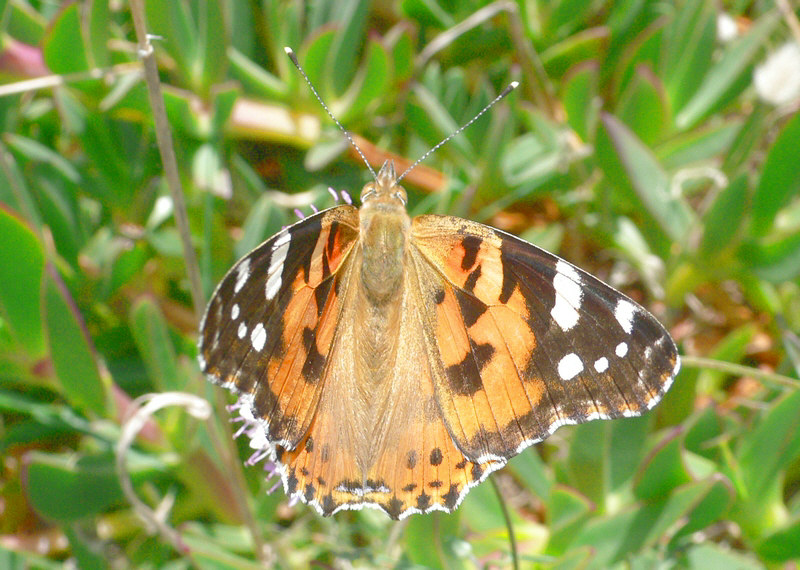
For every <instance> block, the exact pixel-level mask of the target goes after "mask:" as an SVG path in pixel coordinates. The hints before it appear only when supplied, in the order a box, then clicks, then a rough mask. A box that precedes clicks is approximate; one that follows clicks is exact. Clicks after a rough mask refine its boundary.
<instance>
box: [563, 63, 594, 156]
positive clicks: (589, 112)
mask: <svg viewBox="0 0 800 570" xmlns="http://www.w3.org/2000/svg"><path fill="white" fill-rule="evenodd" d="M598 84H599V67H598V65H597V64H586V65H584V66H581V67H580V68H579V69H577V70H575V71H574V72H573V73H571V74H570V75H569V77H568V78H567V79H566V80H565V81H564V82H563V83H562V91H563V94H562V96H561V100H562V101H563V102H564V110H565V111H566V112H567V122H568V123H569V126H570V127H572V130H574V131H575V132H576V133H577V134H578V136H579V137H581V139H582V140H583V141H584V142H588V141H589V140H591V136H592V135H593V133H594V130H595V127H596V125H597V120H598V118H599V112H598V109H597V106H596V105H593V104H592V103H593V101H595V100H596V97H597V89H598Z"/></svg>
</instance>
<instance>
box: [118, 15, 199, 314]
mask: <svg viewBox="0 0 800 570" xmlns="http://www.w3.org/2000/svg"><path fill="white" fill-rule="evenodd" d="M131 14H132V15H133V24H134V27H135V28H136V38H137V40H138V42H139V46H138V51H139V57H140V58H141V60H142V64H143V66H144V78H145V83H146V84H147V94H148V95H149V99H150V107H151V108H152V110H153V121H154V122H155V127H156V142H157V144H158V152H159V154H160V155H161V164H162V166H163V167H164V175H165V177H166V181H167V186H168V187H169V193H170V197H171V198H172V206H173V210H174V212H175V224H176V225H177V226H178V233H179V234H180V236H181V244H182V246H183V257H184V259H185V260H186V272H187V273H188V275H189V286H190V290H191V294H192V304H193V305H194V312H195V316H196V317H197V321H198V322H199V321H200V318H201V317H202V316H203V309H204V307H205V299H204V295H203V286H202V282H201V280H200V266H199V265H198V263H197V254H196V253H195V251H194V248H193V247H192V236H191V233H190V231H189V216H188V214H187V213H186V203H185V202H184V200H183V187H182V186H181V179H180V176H179V175H178V162H177V160H176V158H175V151H174V149H173V146H172V131H171V130H170V126H169V121H168V120H167V110H166V107H165V105H164V96H163V94H162V92H161V81H160V79H159V77H158V65H157V63H156V57H155V50H153V45H152V44H151V43H150V39H151V37H152V36H151V35H150V34H148V33H147V24H146V21H145V12H144V4H143V3H142V1H141V0H131Z"/></svg>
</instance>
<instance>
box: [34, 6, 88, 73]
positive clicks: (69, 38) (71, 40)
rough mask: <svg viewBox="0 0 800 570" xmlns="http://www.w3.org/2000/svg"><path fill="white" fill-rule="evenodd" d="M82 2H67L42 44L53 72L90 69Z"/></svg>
mask: <svg viewBox="0 0 800 570" xmlns="http://www.w3.org/2000/svg"><path fill="white" fill-rule="evenodd" d="M80 8H81V4H79V3H77V2H75V3H71V4H67V5H66V7H65V8H64V9H63V10H62V12H61V14H60V16H59V17H58V18H57V19H56V21H55V22H54V23H53V24H52V26H51V27H50V31H49V33H48V34H47V36H46V37H45V39H44V44H43V45H42V56H43V57H44V61H45V63H46V64H47V67H49V68H50V70H51V71H52V72H53V73H76V72H78V71H87V70H88V69H89V58H88V56H87V54H86V45H85V44H84V42H83V34H81V15H80V12H79V10H80Z"/></svg>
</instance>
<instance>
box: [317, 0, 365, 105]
mask: <svg viewBox="0 0 800 570" xmlns="http://www.w3.org/2000/svg"><path fill="white" fill-rule="evenodd" d="M369 4H370V3H369V2H368V1H367V0H339V1H337V2H336V3H335V4H333V5H334V6H335V9H334V10H333V12H332V15H333V21H335V22H336V23H337V24H339V26H340V30H339V31H338V33H337V34H336V36H335V39H334V42H333V45H332V46H331V50H330V52H328V54H327V59H326V63H327V66H328V67H327V72H328V73H327V75H328V78H329V84H330V85H331V87H333V90H334V93H336V94H341V93H343V92H344V91H345V89H346V88H347V86H348V85H350V82H351V81H352V80H353V74H354V73H355V70H356V66H357V65H358V58H357V54H358V51H359V50H360V49H361V46H362V45H363V43H364V40H363V38H364V27H365V24H366V21H367V10H368V9H369Z"/></svg>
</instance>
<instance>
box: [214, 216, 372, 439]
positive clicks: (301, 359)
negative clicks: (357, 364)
mask: <svg viewBox="0 0 800 570" xmlns="http://www.w3.org/2000/svg"><path fill="white" fill-rule="evenodd" d="M357 238H358V211H357V210H356V209H355V208H353V207H350V206H340V207H337V208H333V209H331V210H327V211H325V212H321V213H319V214H316V215H315V216H311V217H309V218H306V219H305V220H302V221H300V222H298V223H297V224H295V225H293V226H290V227H289V228H286V229H285V230H284V231H282V232H281V233H279V234H277V235H276V236H274V237H273V238H271V239H270V240H268V241H266V242H265V243H264V244H262V245H261V246H259V247H258V248H257V249H256V250H254V251H253V252H252V253H251V254H250V255H248V256H247V257H246V258H244V260H243V261H241V262H240V263H238V264H237V265H236V266H234V267H233V268H232V269H231V271H230V272H229V273H228V275H227V276H226V277H225V278H224V279H223V280H222V282H221V283H220V285H219V287H218V289H217V291H216V292H215V294H214V297H213V299H212V301H211V303H210V304H209V307H208V309H207V311H206V315H205V317H204V323H203V326H202V330H203V331H210V330H214V331H217V332H216V333H215V336H209V335H203V336H201V338H200V347H199V348H200V355H201V365H203V368H204V372H205V373H206V374H207V375H208V376H209V378H210V379H212V380H213V381H214V382H217V383H218V384H222V385H223V386H225V387H227V388H230V389H232V390H233V391H235V392H237V393H240V394H242V395H243V396H244V397H245V399H246V400H247V402H248V404H249V405H250V406H251V408H252V412H253V416H254V418H255V419H256V420H258V421H259V422H260V423H261V424H262V426H263V427H264V429H265V431H266V436H267V438H268V439H269V440H270V441H271V442H274V443H279V444H281V445H283V446H284V447H290V448H291V447H294V446H295V445H296V444H297V443H298V442H299V441H300V440H301V438H302V437H303V435H304V434H305V433H306V431H307V430H308V427H309V425H310V423H311V420H312V418H313V415H314V409H315V408H316V406H317V403H318V401H319V397H320V394H321V384H320V382H319V379H320V378H321V376H322V368H323V366H324V363H325V361H326V359H327V357H328V354H329V352H330V350H331V346H332V339H333V334H332V330H331V327H332V326H335V323H336V321H337V320H338V318H339V313H340V310H341V303H340V300H339V297H338V287H339V286H338V283H339V282H340V281H341V280H342V275H341V274H340V273H341V272H342V269H343V267H346V266H347V264H346V263H345V262H346V261H347V259H348V255H349V254H350V251H351V250H352V248H353V246H354V245H355V244H356V243H357ZM232 346H241V347H242V349H243V350H242V351H238V352H237V351H233V350H231V347H232ZM208 362H213V363H214V364H213V365H210V366H207V367H206V366H205V364H204V363H208ZM242 369H247V370H258V371H261V375H258V374H248V375H243V374H240V371H241V370H242Z"/></svg>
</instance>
